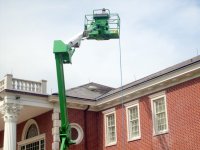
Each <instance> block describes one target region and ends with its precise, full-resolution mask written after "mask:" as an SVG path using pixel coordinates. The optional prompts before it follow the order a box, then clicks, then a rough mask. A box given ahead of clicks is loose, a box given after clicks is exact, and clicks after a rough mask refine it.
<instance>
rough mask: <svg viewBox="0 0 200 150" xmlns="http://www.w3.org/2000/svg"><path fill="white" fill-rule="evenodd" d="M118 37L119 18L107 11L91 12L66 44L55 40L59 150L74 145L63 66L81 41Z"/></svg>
mask: <svg viewBox="0 0 200 150" xmlns="http://www.w3.org/2000/svg"><path fill="white" fill-rule="evenodd" d="M119 35H120V18H119V15H118V14H111V13H110V10H109V9H105V8H103V9H97V10H93V14H91V15H86V16H85V25H84V31H83V32H82V33H80V34H78V35H77V36H75V37H74V38H73V39H71V40H70V41H69V42H68V44H65V43H64V42H62V41H61V40H55V41H54V46H53V52H54V54H55V59H56V69H57V81H58V96H59V103H60V113H61V115H60V117H61V127H60V139H61V146H60V150H68V148H69V145H71V144H75V143H74V142H73V140H72V139H71V127H70V123H69V119H68V112H67V106H66V105H67V104H66V93H65V80H64V69H63V64H69V63H71V62H72V61H71V58H72V55H73V53H74V51H75V48H78V47H79V46H80V43H81V40H83V39H88V40H109V39H118V38H119Z"/></svg>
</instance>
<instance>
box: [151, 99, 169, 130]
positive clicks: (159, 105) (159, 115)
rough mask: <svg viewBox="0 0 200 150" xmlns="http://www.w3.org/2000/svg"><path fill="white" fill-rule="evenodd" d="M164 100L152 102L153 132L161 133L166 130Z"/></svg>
mask: <svg viewBox="0 0 200 150" xmlns="http://www.w3.org/2000/svg"><path fill="white" fill-rule="evenodd" d="M165 107H166V106H165V99H164V97H162V98H159V99H157V100H154V111H155V119H154V121H155V131H156V132H158V133H159V132H162V131H165V130H166V129H167V118H166V112H165V111H166V110H165Z"/></svg>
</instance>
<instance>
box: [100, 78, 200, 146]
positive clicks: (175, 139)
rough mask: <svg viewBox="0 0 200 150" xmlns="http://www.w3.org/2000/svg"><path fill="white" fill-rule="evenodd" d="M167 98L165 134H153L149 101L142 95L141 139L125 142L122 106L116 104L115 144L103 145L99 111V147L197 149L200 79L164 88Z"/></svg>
mask: <svg viewBox="0 0 200 150" xmlns="http://www.w3.org/2000/svg"><path fill="white" fill-rule="evenodd" d="M166 98H167V111H168V125H169V132H168V133H166V134H162V135H157V136H153V126H152V113H151V101H150V99H149V97H148V96H144V97H141V98H140V99H139V106H140V125H141V139H139V140H135V141H131V142H127V128H126V120H124V122H123V127H122V108H121V106H120V105H119V106H117V107H115V108H116V118H117V119H116V121H117V144H116V145H114V146H109V147H105V135H104V120H103V114H102V113H101V112H100V113H99V114H98V115H99V118H98V125H99V127H98V135H99V136H98V137H99V139H98V141H99V142H98V147H99V149H98V150H122V149H123V150H132V149H137V150H168V149H170V150H171V149H172V150H186V149H187V150H197V149H200V78H197V79H193V80H191V81H188V82H185V83H182V84H179V85H176V86H174V87H172V88H169V89H166ZM123 113H124V114H125V111H124V112H123ZM124 119H125V117H124Z"/></svg>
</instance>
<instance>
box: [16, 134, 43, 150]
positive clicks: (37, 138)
mask: <svg viewBox="0 0 200 150" xmlns="http://www.w3.org/2000/svg"><path fill="white" fill-rule="evenodd" d="M40 140H44V149H46V136H45V134H40V135H38V136H35V137H32V138H30V139H26V140H23V141H20V142H18V143H17V145H18V149H19V150H20V148H21V147H22V146H24V145H28V144H30V143H33V142H36V141H40ZM39 148H40V147H39Z"/></svg>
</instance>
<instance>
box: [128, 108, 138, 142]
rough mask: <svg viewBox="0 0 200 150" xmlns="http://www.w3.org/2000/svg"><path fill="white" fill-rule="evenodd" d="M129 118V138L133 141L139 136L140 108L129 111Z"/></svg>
mask: <svg viewBox="0 0 200 150" xmlns="http://www.w3.org/2000/svg"><path fill="white" fill-rule="evenodd" d="M128 114H129V116H128V118H129V138H130V139H133V138H136V137H138V136H139V119H138V118H139V116H138V106H134V107H131V108H129V109H128Z"/></svg>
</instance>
